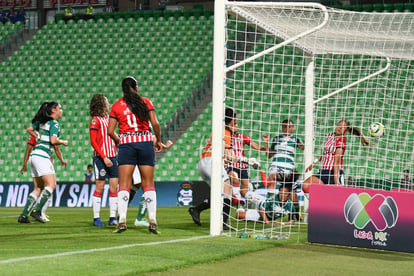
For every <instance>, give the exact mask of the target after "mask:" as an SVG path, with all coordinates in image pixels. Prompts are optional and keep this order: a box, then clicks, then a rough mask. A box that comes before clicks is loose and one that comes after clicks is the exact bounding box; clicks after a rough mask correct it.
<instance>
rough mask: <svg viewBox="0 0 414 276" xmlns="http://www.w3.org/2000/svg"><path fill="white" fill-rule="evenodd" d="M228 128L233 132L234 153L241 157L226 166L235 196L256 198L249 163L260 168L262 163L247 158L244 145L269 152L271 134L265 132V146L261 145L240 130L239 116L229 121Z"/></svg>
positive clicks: (232, 144) (255, 167)
mask: <svg viewBox="0 0 414 276" xmlns="http://www.w3.org/2000/svg"><path fill="white" fill-rule="evenodd" d="M228 128H229V130H230V131H231V133H232V137H231V147H232V154H233V155H234V156H237V157H238V158H239V160H238V161H236V162H233V163H228V164H225V166H224V167H225V168H226V170H227V173H228V175H229V177H230V181H231V184H232V186H233V196H234V197H236V199H238V200H240V199H241V197H240V195H241V196H243V197H244V198H246V199H248V200H255V199H256V196H255V194H254V193H252V192H251V191H249V179H250V176H249V165H250V166H252V167H253V168H254V169H258V168H259V167H260V163H259V162H258V161H257V160H256V159H255V158H247V157H246V155H245V153H244V147H245V145H248V146H250V147H251V148H253V149H255V150H259V151H266V152H267V151H268V149H269V135H268V134H263V141H264V142H265V146H261V145H259V144H257V143H255V142H253V141H252V140H251V139H250V138H249V137H247V136H246V135H244V134H241V133H239V132H238V131H239V126H238V124H237V118H234V119H233V120H232V121H231V122H229V124H228Z"/></svg>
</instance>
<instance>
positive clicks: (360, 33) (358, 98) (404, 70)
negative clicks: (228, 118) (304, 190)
mask: <svg viewBox="0 0 414 276" xmlns="http://www.w3.org/2000/svg"><path fill="white" fill-rule="evenodd" d="M412 18H413V14H412V13H366V12H351V11H343V10H338V9H333V8H328V7H325V6H323V5H321V4H317V3H298V2H293V3H283V2H233V1H231V2H229V1H216V2H215V15H214V19H215V22H214V68H213V116H212V125H213V126H214V127H213V128H212V138H213V156H212V159H213V164H212V169H213V172H212V173H213V175H212V181H211V183H212V187H211V188H212V189H211V207H212V209H211V224H210V233H211V235H218V234H220V233H221V226H222V223H221V210H222V207H221V206H222V200H221V196H222V180H221V179H222V175H221V171H222V167H223V163H224V161H223V133H224V132H223V130H224V116H223V115H224V109H225V107H232V108H233V109H234V110H235V111H236V112H237V114H238V117H237V120H238V125H239V133H242V134H244V135H246V136H248V137H249V138H250V139H251V141H252V142H254V143H256V144H258V145H264V140H263V134H268V135H269V136H270V139H272V138H274V137H277V136H278V135H281V134H282V122H283V121H284V120H286V119H290V120H292V122H293V124H294V131H293V133H292V135H295V136H296V137H298V138H299V139H300V140H301V141H302V142H303V144H304V145H305V148H304V150H303V151H302V150H301V149H300V148H296V155H295V163H296V170H297V171H298V172H299V174H300V179H299V181H298V184H300V181H301V180H303V179H305V178H306V177H307V176H309V175H310V174H312V172H308V173H305V168H306V166H308V165H309V164H310V163H311V162H312V160H313V159H314V157H317V156H319V155H321V154H322V148H323V143H324V141H325V137H326V136H327V134H328V133H329V132H333V131H334V130H335V126H336V124H337V123H338V121H340V120H342V119H346V120H348V121H349V122H350V123H351V124H352V126H355V127H358V128H360V129H361V130H362V131H363V132H364V133H365V135H368V133H367V129H368V126H369V125H370V124H371V123H372V122H381V123H382V124H383V125H384V126H385V135H384V136H383V137H382V138H380V139H377V138H370V141H371V142H372V146H371V147H363V146H362V145H361V144H360V143H359V139H358V138H357V137H355V136H348V142H347V148H346V152H345V156H344V172H345V177H346V179H347V181H346V182H345V184H346V185H348V184H349V185H355V186H358V187H362V188H373V189H382V190H391V189H395V188H400V186H399V180H400V179H401V177H402V172H403V170H405V169H408V170H409V171H410V172H411V173H413V172H414V165H413V164H414V133H413V130H414V125H413V122H414V111H412V110H413V107H414V93H413V92H414V91H413V87H414V74H413V72H414V70H413V69H414V62H413V61H414V26H412V24H413V22H412ZM244 153H245V155H246V157H254V158H256V159H260V161H261V168H260V170H261V171H262V172H264V173H265V174H266V175H268V169H269V167H270V165H271V161H272V160H271V159H269V158H268V157H267V155H266V154H265V152H263V151H258V150H255V149H253V148H252V147H249V146H248V145H246V146H245V150H244ZM317 169H318V168H315V169H314V171H313V173H315V172H316V171H317ZM249 174H250V182H251V185H250V187H251V188H250V189H252V190H255V189H258V190H259V188H258V187H259V186H260V190H261V193H266V189H265V188H264V187H262V186H263V185H261V184H263V183H260V179H261V178H260V171H259V170H254V169H251V168H250V169H249ZM241 207H242V208H243V209H248V208H252V206H251V205H248V204H247V205H245V206H236V205H233V207H232V210H231V214H230V225H231V226H232V228H231V230H230V231H229V232H228V233H227V232H226V233H227V234H229V235H232V236H233V235H236V236H237V235H239V234H240V233H244V232H248V233H250V232H252V233H262V234H263V233H265V234H269V236H275V233H281V232H287V233H289V234H292V233H297V232H298V231H299V229H300V227H301V226H300V225H301V224H300V223H296V224H295V225H294V226H292V225H284V223H283V222H286V219H283V218H280V222H281V223H279V224H278V225H277V226H267V225H264V224H263V223H262V222H261V221H245V220H241V219H239V218H237V216H236V211H237V209H238V208H241ZM253 208H254V206H253ZM279 236H280V235H279Z"/></svg>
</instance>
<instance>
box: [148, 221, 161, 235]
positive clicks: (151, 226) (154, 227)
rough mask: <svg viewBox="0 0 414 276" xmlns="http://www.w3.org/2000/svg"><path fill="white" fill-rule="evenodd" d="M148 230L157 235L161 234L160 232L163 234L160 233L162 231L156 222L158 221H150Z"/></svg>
mask: <svg viewBox="0 0 414 276" xmlns="http://www.w3.org/2000/svg"><path fill="white" fill-rule="evenodd" d="M148 230H149V231H150V232H151V233H153V234H155V235H159V234H161V233H160V231H158V226H157V224H156V223H154V222H150V223H149V226H148Z"/></svg>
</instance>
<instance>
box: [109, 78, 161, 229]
mask: <svg viewBox="0 0 414 276" xmlns="http://www.w3.org/2000/svg"><path fill="white" fill-rule="evenodd" d="M122 91H123V97H122V98H120V99H119V100H118V101H117V102H116V103H115V104H114V105H113V106H112V108H111V111H110V113H109V123H108V134H109V136H111V138H112V139H113V140H114V141H115V143H116V144H117V145H119V152H118V164H119V166H118V170H119V190H118V213H119V222H118V225H117V227H116V229H115V231H114V233H122V232H124V231H126V230H127V225H126V215H127V210H128V202H129V192H130V189H131V183H132V174H133V172H134V169H135V166H137V165H138V168H139V171H140V174H141V178H142V181H141V185H142V190H143V193H144V198H145V201H146V202H147V211H148V217H149V227H148V229H149V231H150V232H151V233H154V234H158V233H159V232H158V226H157V219H156V211H157V198H156V192H155V187H154V165H155V152H161V151H162V143H161V131H160V125H159V123H158V120H157V116H156V114H155V109H154V106H153V104H152V102H151V101H150V100H149V99H147V98H144V97H141V96H140V95H139V94H138V86H137V81H136V79H135V78H133V77H131V76H128V77H126V78H125V79H123V80H122ZM149 123H151V125H152V128H153V132H154V135H155V137H156V138H157V140H156V142H155V143H154V141H153V134H152V133H151V129H150V126H149ZM117 124H118V127H119V136H118V134H116V133H115V127H116V125H117ZM154 147H155V151H154Z"/></svg>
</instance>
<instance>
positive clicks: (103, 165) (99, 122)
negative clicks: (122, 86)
mask: <svg viewBox="0 0 414 276" xmlns="http://www.w3.org/2000/svg"><path fill="white" fill-rule="evenodd" d="M108 112H109V102H108V99H107V98H106V97H105V96H104V95H103V94H101V93H97V94H95V95H93V96H92V99H91V102H90V104H89V113H90V115H91V117H92V118H91V121H90V123H89V136H90V142H91V146H92V148H93V167H94V170H93V171H94V175H95V183H96V187H95V191H94V193H93V197H92V209H93V225H94V226H98V227H102V226H105V224H104V223H103V222H102V220H101V217H100V212H101V198H102V192H103V190H104V186H105V181H106V178H108V181H109V220H108V224H109V225H117V224H118V221H117V219H116V211H117V209H118V193H117V190H118V158H117V154H118V151H117V149H116V147H115V142H114V140H112V139H111V137H109V135H108V132H107V131H108V121H109V116H108Z"/></svg>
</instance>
